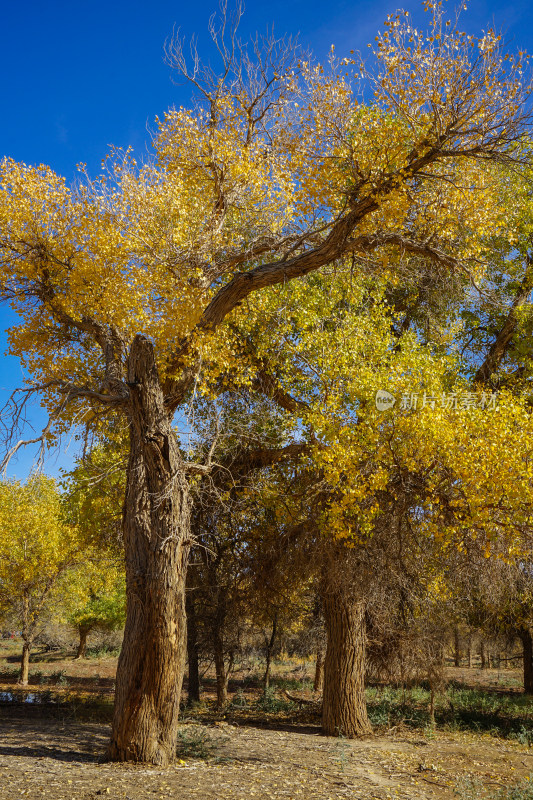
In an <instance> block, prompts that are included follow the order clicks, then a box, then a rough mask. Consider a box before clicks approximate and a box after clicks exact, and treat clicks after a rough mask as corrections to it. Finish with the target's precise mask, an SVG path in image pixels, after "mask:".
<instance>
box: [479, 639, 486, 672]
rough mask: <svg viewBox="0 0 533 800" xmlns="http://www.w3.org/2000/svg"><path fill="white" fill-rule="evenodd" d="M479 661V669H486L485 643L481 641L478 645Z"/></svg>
mask: <svg viewBox="0 0 533 800" xmlns="http://www.w3.org/2000/svg"><path fill="white" fill-rule="evenodd" d="M479 659H480V666H481V669H487V652H486V650H485V642H484V641H483V639H482V640H481V642H480V643H479Z"/></svg>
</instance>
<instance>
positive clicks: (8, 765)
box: [0, 642, 533, 800]
mask: <svg viewBox="0 0 533 800" xmlns="http://www.w3.org/2000/svg"><path fill="white" fill-rule="evenodd" d="M17 647H18V646H17V645H16V643H11V642H0V800H8V798H9V800H22V799H23V798H24V800H26V799H27V798H29V799H30V800H37V798H50V799H51V800H67V799H68V800H71V799H73V798H76V800H97V799H99V798H102V797H108V798H110V800H118V799H119V798H120V799H121V800H148V798H150V800H155V799H156V798H157V799H158V800H159V799H160V798H180V800H185V799H186V798H202V799H205V800H253V799H254V798H257V799H258V800H259V799H260V798H269V799H270V798H275V799H276V800H278V798H279V800H282V799H283V800H289V798H293V799H294V800H298V799H299V798H306V799H307V798H309V800H311V798H312V800H326V798H328V799H329V798H331V800H333V798H335V799H336V798H354V800H355V798H361V800H363V799H364V800H373V799H375V800H377V799H378V798H379V799H380V800H384V799H385V798H404V799H407V798H408V799H409V800H411V799H412V800H418V798H441V800H444V798H459V799H460V800H478V798H479V800H482V798H491V799H492V798H498V799H499V798H502V799H503V800H533V748H532V747H531V745H532V744H533V701H532V700H530V699H528V698H526V697H524V696H523V695H522V693H521V691H520V688H519V687H520V675H519V673H518V672H513V671H511V670H502V671H497V670H483V671H481V670H467V669H463V670H455V669H453V668H451V669H450V670H449V677H450V679H451V680H452V683H451V685H450V686H449V688H448V690H447V692H446V693H445V694H443V695H442V697H441V698H439V700H438V702H437V708H436V722H437V724H436V727H433V726H432V725H430V723H429V716H428V711H427V704H428V693H427V692H426V691H425V690H424V689H423V688H421V687H414V688H413V689H410V690H403V689H402V690H399V689H392V688H391V687H373V688H370V689H369V691H368V704H369V713H370V716H371V719H372V721H373V724H374V728H375V731H376V735H375V736H373V737H371V738H367V739H365V740H357V741H353V740H347V739H343V738H331V737H325V736H322V735H321V733H320V724H319V722H320V721H319V714H318V707H316V708H315V707H314V706H313V705H310V704H309V703H306V704H303V705H302V707H301V708H300V707H299V704H298V703H294V702H291V701H290V700H289V699H288V698H287V695H285V694H284V691H285V690H288V691H289V694H290V696H291V697H292V698H295V697H300V698H303V699H308V700H312V699H313V694H312V691H311V686H310V684H309V677H310V675H311V670H312V664H311V662H294V661H293V662H290V663H289V662H286V663H280V664H277V665H276V667H275V670H274V676H273V687H272V689H271V690H270V691H269V692H268V693H267V694H266V695H265V694H264V693H263V692H262V691H261V689H260V686H259V666H258V665H257V664H256V665H255V670H254V668H253V665H252V667H250V665H247V666H246V667H245V668H243V669H241V670H240V672H237V673H236V674H234V676H233V680H232V683H231V684H230V700H231V702H230V704H229V705H228V707H227V709H225V711H224V713H221V712H220V713H219V712H216V711H215V709H214V704H213V696H212V693H211V689H212V684H211V683H210V678H209V673H208V675H207V676H206V677H205V679H204V685H205V686H206V689H207V691H206V692H205V694H204V699H203V701H202V703H201V704H199V705H197V706H196V707H194V708H192V709H186V710H185V711H184V714H183V724H182V725H181V727H180V734H179V747H178V757H177V760H176V762H175V763H174V764H173V765H172V766H171V767H169V768H167V769H159V768H153V767H147V766H134V765H123V764H109V763H106V762H105V761H104V760H103V754H104V752H105V747H106V744H107V739H108V736H109V719H110V712H111V707H112V692H113V679H114V671H115V667H116V659H114V658H110V657H104V658H91V659H87V660H86V661H73V660H72V658H71V657H70V658H68V657H65V654H63V653H57V654H39V653H37V654H36V655H35V657H34V659H33V661H32V665H31V672H30V675H31V684H30V686H29V687H28V689H27V690H24V691H21V690H20V687H17V686H16V682H15V681H16V674H15V669H16V663H15V661H14V659H15V653H16V651H17ZM530 776H531V777H532V780H531V784H530V782H529V780H528V779H529V778H530Z"/></svg>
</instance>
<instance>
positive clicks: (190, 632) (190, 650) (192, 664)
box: [185, 591, 200, 703]
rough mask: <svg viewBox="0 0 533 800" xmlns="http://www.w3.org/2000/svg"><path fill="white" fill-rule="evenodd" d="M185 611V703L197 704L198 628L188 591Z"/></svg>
mask: <svg viewBox="0 0 533 800" xmlns="http://www.w3.org/2000/svg"><path fill="white" fill-rule="evenodd" d="M185 611H186V613H187V662H188V676H187V701H188V702H189V703H199V702H200V669H199V664H198V661H199V659H198V628H197V624H196V608H195V604H194V598H193V597H192V595H191V593H190V591H188V592H187V596H186V599H185Z"/></svg>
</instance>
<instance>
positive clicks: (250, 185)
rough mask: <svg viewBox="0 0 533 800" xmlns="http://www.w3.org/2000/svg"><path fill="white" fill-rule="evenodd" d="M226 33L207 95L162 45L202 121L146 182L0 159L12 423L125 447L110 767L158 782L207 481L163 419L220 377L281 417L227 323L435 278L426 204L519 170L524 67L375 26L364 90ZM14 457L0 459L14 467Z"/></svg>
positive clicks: (494, 50)
mask: <svg viewBox="0 0 533 800" xmlns="http://www.w3.org/2000/svg"><path fill="white" fill-rule="evenodd" d="M228 29H229V30H230V39H229V41H228V40H227V39H226V40H225V39H224V36H223V33H221V32H220V31H217V30H213V35H214V38H215V42H216V44H217V47H218V53H219V54H220V57H221V59H222V68H221V72H220V74H215V73H214V72H213V71H212V70H211V69H210V68H208V67H203V66H202V65H201V62H199V60H198V59H196V58H194V59H193V67H192V70H191V71H188V68H187V65H186V62H185V58H184V50H183V47H182V45H181V43H180V42H179V41H178V40H177V39H174V40H173V41H172V43H171V44H170V46H169V49H168V55H169V58H170V60H171V63H172V64H173V66H174V67H176V68H177V69H178V70H179V71H180V73H181V74H182V75H185V76H187V77H188V78H189V79H190V80H191V82H192V84H193V85H194V86H195V87H196V88H197V90H198V94H199V101H198V104H197V105H196V106H195V107H193V108H192V109H190V110H187V109H184V108H180V109H174V110H172V111H170V112H168V114H166V115H165V117H164V119H163V120H162V121H161V122H160V125H159V132H158V135H157V136H156V138H155V142H154V144H155V151H156V160H155V162H154V163H148V164H146V165H144V166H141V167H137V165H136V164H135V162H134V161H133V159H132V158H131V156H130V154H126V155H125V156H123V157H122V156H121V155H120V154H116V155H115V158H114V159H111V161H110V162H109V168H108V172H107V174H106V175H104V177H102V178H101V179H100V180H96V181H91V180H89V179H87V180H85V182H84V183H82V185H81V186H80V187H79V188H77V189H70V188H68V187H67V186H66V183H65V181H64V180H63V179H61V178H60V177H58V176H57V175H56V174H55V173H54V172H53V171H52V170H51V169H49V168H48V167H44V166H40V167H31V166H30V167H28V166H26V165H23V164H17V163H15V162H13V161H12V160H10V159H5V160H4V161H3V163H2V167H1V171H0V183H1V193H0V231H1V234H0V265H1V278H0V285H1V296H2V298H3V299H5V300H8V301H10V302H11V304H12V306H13V307H14V309H15V310H16V311H17V313H19V315H20V317H21V322H20V324H19V325H17V326H15V327H14V328H13V329H12V330H11V332H10V351H11V353H12V354H14V355H18V356H20V357H21V358H22V360H23V362H24V364H25V365H26V366H27V368H28V371H29V373H30V374H31V376H32V378H31V381H30V382H29V384H28V386H27V387H26V388H25V389H23V390H22V395H19V396H18V397H15V398H13V400H14V406H13V409H12V419H13V421H14V422H15V423H16V422H17V421H19V420H20V419H21V415H20V403H17V399H20V397H22V398H23V399H27V398H29V397H31V396H32V395H33V394H35V393H37V392H40V393H41V394H42V397H43V401H44V403H45V405H46V406H47V407H48V409H49V411H50V415H51V416H50V422H49V424H48V425H47V426H46V429H45V431H44V432H43V437H42V438H41V441H42V442H43V444H47V445H50V444H52V443H53V442H54V441H56V440H57V437H58V436H59V435H60V434H61V432H63V431H64V430H66V429H67V428H69V427H70V426H71V425H72V424H73V423H74V422H77V421H78V420H79V419H80V418H81V419H83V420H84V421H85V422H86V423H87V424H88V425H90V426H92V428H93V429H95V430H103V429H104V428H105V426H106V425H110V426H112V425H114V424H116V422H117V420H118V419H119V418H123V417H125V419H126V420H127V424H128V427H129V435H130V444H129V458H128V468H127V486H126V497H125V505H124V518H123V519H124V522H123V537H124V546H125V561H126V586H127V616H126V627H125V635H124V644H123V647H122V651H121V655H120V659H119V665H118V670H117V683H116V687H117V688H116V699H115V715H114V721H113V727H112V738H111V745H110V756H111V758H113V759H115V760H136V761H149V762H152V763H155V764H165V763H167V762H168V761H169V759H171V758H172V757H173V755H174V750H175V742H176V735H177V719H178V707H179V695H180V686H181V681H182V674H183V661H184V652H185V620H184V594H185V575H186V565H187V557H188V551H189V546H190V541H191V539H190V527H189V526H190V509H191V494H190V488H189V479H190V476H191V474H192V473H195V472H196V473H198V472H199V471H202V469H203V470H204V471H205V470H206V469H209V466H210V465H209V463H207V464H200V465H195V464H192V463H188V462H187V460H184V458H183V456H182V453H181V451H180V448H179V446H178V443H177V440H176V437H175V434H174V431H173V427H172V423H173V418H174V415H175V413H176V412H177V411H178V410H179V409H181V408H183V407H184V405H185V404H186V402H187V400H188V398H189V397H190V395H191V393H192V392H193V391H194V390H195V389H197V388H198V386H199V385H200V386H201V385H202V383H203V381H204V380H205V379H208V380H212V379H213V377H214V376H216V375H218V376H220V377H221V379H222V378H223V376H224V375H226V374H227V373H228V372H230V373H232V374H234V373H235V372H237V373H238V374H239V375H240V378H241V380H242V381H248V382H253V383H254V385H255V386H256V387H257V389H258V390H262V391H263V392H265V393H267V394H270V395H271V396H275V397H277V398H278V400H280V401H281V402H282V403H284V404H285V406H286V407H287V408H290V409H291V412H292V413H294V412H295V411H296V412H297V411H298V409H297V408H296V407H295V406H294V404H292V405H291V403H290V401H289V400H288V399H287V397H286V395H284V394H283V392H281V391H276V381H275V376H272V375H268V374H265V370H264V369H261V364H260V363H259V364H258V363H257V362H258V359H257V358H255V359H254V358H253V356H254V354H253V353H252V354H250V353H247V351H246V347H247V343H246V341H243V340H242V339H240V338H239V337H238V336H237V335H236V334H235V332H234V328H233V327H232V322H234V321H235V320H238V319H246V318H250V317H251V318H253V316H254V314H255V313H256V311H255V309H256V306H257V303H258V298H259V297H261V296H262V295H263V294H264V293H265V292H266V294H267V295H269V297H270V302H272V303H275V302H276V298H277V299H278V301H279V300H280V299H281V301H282V296H283V292H282V290H281V287H283V286H284V285H286V284H287V283H288V282H290V281H293V280H294V279H297V278H301V277H303V276H305V275H308V274H309V273H311V272H314V271H317V270H320V269H321V268H324V267H328V266H330V265H332V264H338V263H340V261H341V260H342V259H343V258H345V257H346V256H347V255H348V254H353V253H355V254H357V253H358V252H364V251H365V249H371V250H373V251H374V252H376V250H377V251H379V250H380V248H381V249H383V250H384V251H387V249H389V248H391V247H395V246H400V247H402V248H404V249H411V250H414V251H415V252H417V253H419V254H420V256H421V257H428V258H440V259H441V261H442V263H443V264H447V265H448V268H449V269H451V268H452V267H453V266H454V265H456V263H457V262H456V261H454V260H453V258H451V256H449V255H447V254H446V252H444V251H436V250H435V249H434V248H432V246H431V245H430V244H428V241H427V240H424V241H414V240H413V239H411V238H409V237H406V236H405V227H406V225H408V223H409V221H410V220H412V219H413V218H415V217H417V216H419V217H420V216H426V215H427V214H428V213H429V214H431V208H429V207H428V204H427V193H426V189H427V188H428V186H434V185H435V184H437V185H440V186H441V187H442V189H443V192H444V193H445V192H446V187H448V186H452V187H453V179H452V181H451V182H450V177H449V175H450V172H451V173H452V174H453V173H454V172H457V173H460V172H461V169H463V168H464V169H466V170H467V171H468V170H469V169H470V165H471V164H476V163H477V161H479V160H481V161H482V162H483V163H486V162H488V161H491V160H497V161H502V160H506V159H513V158H517V157H521V156H522V155H523V153H522V152H521V151H520V147H519V145H518V143H519V142H520V141H521V138H522V135H523V132H524V130H525V127H526V123H527V116H526V114H525V112H524V102H525V99H526V97H527V95H528V91H529V89H528V87H527V86H524V85H523V84H522V83H521V80H520V76H521V74H522V60H521V58H517V59H516V60H510V61H504V56H503V54H502V52H501V46H500V41H499V37H498V36H496V34H495V33H494V32H493V31H491V30H489V31H488V32H487V33H485V34H483V36H482V37H481V38H479V39H474V38H471V37H468V36H466V34H462V33H461V32H460V31H459V30H458V28H457V27H456V26H455V27H454V26H453V25H451V26H450V27H446V26H445V20H444V19H443V18H442V15H441V13H440V11H439V10H438V8H436V9H435V14H434V20H433V27H432V29H431V30H430V31H429V33H428V34H427V35H425V34H422V33H420V32H417V31H414V30H413V29H412V27H411V26H410V24H409V22H408V20H407V18H404V19H403V20H402V19H401V18H399V17H391V18H389V20H388V21H387V28H386V33H385V34H383V36H381V37H378V44H377V48H376V53H375V55H376V59H377V67H376V72H375V74H372V73H370V72H369V71H366V70H365V69H364V67H361V64H360V60H359V59H355V58H354V59H352V58H348V59H345V60H343V61H341V62H340V63H337V62H335V61H334V62H333V63H332V65H331V68H330V69H329V68H325V69H324V68H322V67H321V66H320V65H314V64H312V63H311V62H310V61H309V60H306V59H305V58H304V59H302V60H299V59H298V57H297V56H296V55H295V53H294V50H293V48H292V47H291V46H290V45H289V43H288V42H287V41H284V40H281V41H279V40H273V39H270V40H267V41H266V42H265V43H264V46H263V47H261V46H260V44H259V43H254V44H253V45H252V47H251V48H248V49H247V48H246V46H245V45H244V44H242V43H241V42H239V41H238V39H237V36H236V31H235V27H233V28H231V26H226V27H225V26H224V25H222V28H221V30H222V31H223V30H228ZM411 39H413V40H414V42H413V43H412V44H411V43H410V40H411ZM350 68H353V72H354V73H355V74H354V78H353V87H351V86H350V83H349V79H347V78H346V77H345V73H346V71H347V69H348V71H349V70H350ZM365 80H366V81H367V83H366V84H361V83H360V81H365ZM368 84H370V85H369V86H368ZM363 86H364V87H365V88H364V92H365V95H366V94H368V90H367V87H368V88H370V90H372V89H373V90H374V93H375V94H374V97H375V99H374V101H373V104H372V105H371V106H368V107H365V106H360V105H358V104H357V102H356V100H355V99H354V93H353V91H352V88H353V89H355V90H356V91H357V93H358V94H361V92H360V90H361V88H363ZM450 191H451V192H452V194H453V188H452V189H451V190H450ZM455 194H456V195H460V191H459V190H457V191H456V192H455ZM456 202H457V203H459V202H460V199H459V197H456ZM433 214H434V215H435V214H436V209H435V208H433ZM481 216H483V215H481ZM473 224H475V225H478V224H479V225H481V221H479V223H478V221H477V220H475V221H473ZM444 234H445V231H444ZM444 238H445V236H444ZM273 287H280V290H279V291H276V290H274V289H273ZM279 308H280V312H281V309H282V305H280V306H279ZM256 355H257V354H256ZM254 364H255V366H254ZM15 427H16V426H15ZM13 441H14V443H12V446H8V456H9V455H12V454H13V453H14V452H16V451H17V450H18V448H19V447H20V446H22V442H23V440H19V441H15V440H13Z"/></svg>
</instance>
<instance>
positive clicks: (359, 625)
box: [322, 590, 372, 738]
mask: <svg viewBox="0 0 533 800" xmlns="http://www.w3.org/2000/svg"><path fill="white" fill-rule="evenodd" d="M324 617H325V621H326V633H327V648H326V658H325V662H324V692H323V710H322V729H323V731H324V733H325V734H327V735H328V736H346V737H348V738H354V737H356V736H364V735H366V734H369V733H371V732H372V728H371V726H370V722H369V721H368V716H367V712H366V699H365V655H366V653H365V647H366V631H365V606H364V603H362V602H360V601H358V600H356V599H353V598H351V597H350V596H349V595H345V594H344V593H343V592H342V590H341V591H338V592H332V593H330V594H328V593H326V594H325V595H324Z"/></svg>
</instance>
